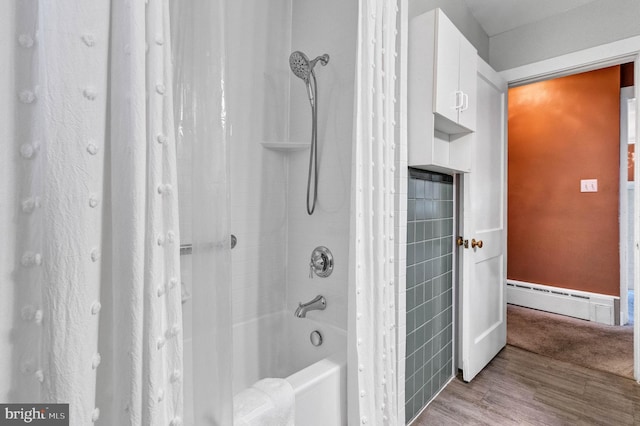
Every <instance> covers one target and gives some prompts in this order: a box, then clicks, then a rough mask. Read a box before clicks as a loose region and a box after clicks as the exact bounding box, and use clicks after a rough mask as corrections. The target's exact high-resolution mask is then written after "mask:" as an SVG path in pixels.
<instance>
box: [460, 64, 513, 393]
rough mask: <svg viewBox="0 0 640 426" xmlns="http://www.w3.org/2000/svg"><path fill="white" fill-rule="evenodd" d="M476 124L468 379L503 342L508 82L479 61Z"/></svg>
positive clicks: (465, 337)
mask: <svg viewBox="0 0 640 426" xmlns="http://www.w3.org/2000/svg"><path fill="white" fill-rule="evenodd" d="M477 101H478V102H477V124H476V132H475V136H474V137H475V140H474V143H473V146H474V151H473V155H472V158H473V159H472V166H471V173H466V174H464V176H463V177H462V185H461V190H462V196H463V202H462V206H461V208H462V223H461V225H462V226H461V230H462V231H463V238H464V239H465V240H467V243H466V244H465V245H466V247H465V245H463V246H461V247H460V248H459V250H460V251H459V254H460V259H461V262H462V265H461V266H462V276H461V283H462V288H461V307H460V308H461V317H462V324H461V326H462V327H461V331H462V339H461V341H460V343H461V346H462V347H461V348H460V349H461V355H462V370H463V379H464V380H465V381H467V382H468V381H471V380H472V379H473V378H474V377H475V375H476V374H478V373H479V372H480V371H481V370H482V369H483V368H484V367H485V366H486V365H487V364H488V363H489V361H491V360H492V359H493V357H494V356H495V355H496V354H497V353H498V352H499V351H500V350H501V349H502V348H503V347H504V346H505V345H506V343H507V321H506V313H507V305H506V285H505V283H506V278H507V275H506V274H507V271H506V241H507V239H506V208H505V207H506V190H505V185H506V120H507V112H506V108H507V84H506V82H504V81H503V80H502V78H501V77H500V76H499V75H498V74H497V73H496V72H495V71H493V70H492V69H491V68H490V67H489V66H488V65H487V64H486V63H485V62H484V61H482V60H481V59H479V60H478V87H477Z"/></svg>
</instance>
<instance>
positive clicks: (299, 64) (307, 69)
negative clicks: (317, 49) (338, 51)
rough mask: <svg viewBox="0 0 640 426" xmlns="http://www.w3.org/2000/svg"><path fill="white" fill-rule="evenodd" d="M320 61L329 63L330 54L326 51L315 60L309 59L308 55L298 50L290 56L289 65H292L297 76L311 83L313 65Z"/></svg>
mask: <svg viewBox="0 0 640 426" xmlns="http://www.w3.org/2000/svg"><path fill="white" fill-rule="evenodd" d="M318 61H320V63H321V64H322V65H327V63H328V62H329V55H327V54H326V53H325V54H324V55H322V56H318V57H317V58H315V59H314V60H313V61H309V58H307V55H305V54H304V53H302V52H300V51H298V50H296V51H295V52H293V53H292V54H291V56H289V66H290V67H291V71H293V73H294V74H295V75H296V77H298V78H301V79H302V80H304V82H305V83H309V76H310V75H311V73H313V67H315V66H316V63H317V62H318Z"/></svg>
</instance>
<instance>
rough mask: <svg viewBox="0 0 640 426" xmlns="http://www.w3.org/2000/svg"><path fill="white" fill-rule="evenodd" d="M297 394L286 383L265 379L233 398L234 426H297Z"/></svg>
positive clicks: (283, 380) (280, 380)
mask: <svg viewBox="0 0 640 426" xmlns="http://www.w3.org/2000/svg"><path fill="white" fill-rule="evenodd" d="M294 407H295V394H294V392H293V387H292V386H291V384H290V383H289V382H288V381H286V380H285V379H262V380H260V381H258V382H256V383H254V384H253V386H251V387H250V388H248V389H245V390H243V391H242V392H240V393H239V394H237V395H236V396H234V397H233V424H234V426H294Z"/></svg>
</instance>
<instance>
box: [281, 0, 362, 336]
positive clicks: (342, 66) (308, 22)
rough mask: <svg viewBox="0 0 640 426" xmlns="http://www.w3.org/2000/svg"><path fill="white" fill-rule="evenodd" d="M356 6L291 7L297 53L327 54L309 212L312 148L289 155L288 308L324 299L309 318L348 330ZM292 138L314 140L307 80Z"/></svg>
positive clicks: (336, 1) (305, 0)
mask: <svg viewBox="0 0 640 426" xmlns="http://www.w3.org/2000/svg"><path fill="white" fill-rule="evenodd" d="M357 6H358V4H357V2H355V1H343V0H325V1H322V2H319V1H315V0H296V1H295V2H294V4H293V22H292V36H291V51H295V50H301V51H303V52H305V53H306V54H307V56H309V57H310V58H311V59H312V58H315V57H316V56H318V55H321V54H324V53H328V54H329V55H330V57H331V59H330V61H329V64H328V65H327V66H325V67H323V66H322V65H320V64H318V65H317V66H316V69H315V70H316V75H317V79H318V107H319V109H318V165H319V174H318V175H319V185H318V203H317V206H316V210H315V213H314V214H313V215H312V216H308V215H307V212H306V207H305V203H306V186H307V173H308V166H309V164H308V163H309V151H308V150H304V151H300V152H298V153H294V154H289V156H290V157H289V158H290V163H289V194H290V195H289V199H288V206H287V208H288V216H289V231H288V232H289V238H288V257H287V259H288V261H287V264H288V265H287V309H288V310H289V311H291V314H292V315H293V312H294V310H295V308H296V307H297V305H298V302H307V301H309V300H311V299H312V298H314V297H315V296H316V295H318V294H321V295H323V296H325V297H326V299H327V309H326V310H325V311H314V312H310V313H309V314H308V317H309V318H313V319H316V320H318V321H321V322H327V323H330V324H333V325H336V326H338V327H340V328H342V329H344V330H346V328H347V284H348V268H347V262H348V260H349V212H350V191H351V149H352V140H353V102H354V79H355V61H356V37H357V28H358V23H357V22H358V21H357V15H358V7H357ZM290 123H291V125H290V137H291V140H293V141H308V140H310V135H311V109H310V106H309V101H308V98H307V93H306V89H305V85H304V83H303V82H302V80H300V79H298V78H296V77H292V80H291V119H290ZM320 245H324V246H326V247H328V248H329V249H330V250H331V252H332V253H333V255H334V258H335V268H334V271H333V274H332V275H331V276H330V277H327V278H319V277H317V276H314V278H313V279H310V278H309V261H310V256H311V252H312V250H313V249H314V248H315V247H316V246H320Z"/></svg>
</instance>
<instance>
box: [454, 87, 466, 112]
mask: <svg viewBox="0 0 640 426" xmlns="http://www.w3.org/2000/svg"><path fill="white" fill-rule="evenodd" d="M455 95H456V104H455V105H454V107H453V109H460V108H462V105H464V93H462V91H461V90H456V91H455Z"/></svg>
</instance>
